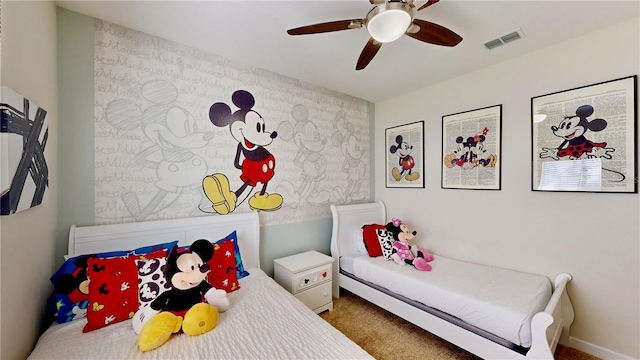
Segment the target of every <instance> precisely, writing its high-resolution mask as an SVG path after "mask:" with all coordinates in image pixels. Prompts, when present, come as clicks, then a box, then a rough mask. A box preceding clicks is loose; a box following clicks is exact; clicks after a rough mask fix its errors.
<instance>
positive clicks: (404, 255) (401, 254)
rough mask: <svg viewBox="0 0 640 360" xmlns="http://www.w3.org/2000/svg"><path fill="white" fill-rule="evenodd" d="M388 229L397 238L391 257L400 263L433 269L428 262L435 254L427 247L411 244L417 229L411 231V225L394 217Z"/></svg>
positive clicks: (422, 269) (417, 267)
mask: <svg viewBox="0 0 640 360" xmlns="http://www.w3.org/2000/svg"><path fill="white" fill-rule="evenodd" d="M387 231H388V232H389V233H391V234H392V235H393V239H394V240H395V241H394V242H393V244H392V246H393V250H392V254H391V256H390V259H392V260H393V261H395V262H396V264H400V265H405V264H409V265H413V266H414V267H415V268H416V269H418V270H421V271H431V265H429V264H428V262H430V261H432V260H433V255H431V254H429V252H427V250H426V249H424V248H419V249H418V247H417V246H416V245H411V244H410V243H409V242H410V241H411V240H413V238H414V237H415V236H416V234H417V232H416V231H411V232H410V231H409V227H408V226H407V225H406V224H405V223H403V222H402V220H400V219H396V218H393V219H391V222H390V223H388V224H387Z"/></svg>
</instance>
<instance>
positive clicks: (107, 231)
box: [68, 212, 260, 268]
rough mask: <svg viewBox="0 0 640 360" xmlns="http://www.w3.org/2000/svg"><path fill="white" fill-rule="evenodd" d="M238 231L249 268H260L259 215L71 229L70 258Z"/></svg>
mask: <svg viewBox="0 0 640 360" xmlns="http://www.w3.org/2000/svg"><path fill="white" fill-rule="evenodd" d="M234 230H236V232H237V235H238V245H239V247H240V255H241V256H242V262H243V264H244V266H245V268H250V267H258V268H259V267H260V220H259V218H258V213H257V212H249V213H242V214H231V215H212V216H200V217H192V218H184V219H172V220H156V221H143V222H134V223H126V224H112V225H95V226H76V225H72V226H71V229H70V230H69V252H68V253H69V255H80V254H93V253H97V252H104V251H114V250H130V249H135V248H138V247H141V246H146V245H153V244H158V243H165V242H170V241H174V240H178V244H179V245H180V246H184V245H191V243H193V242H194V241H195V240H198V239H207V240H210V241H215V240H218V239H222V238H223V237H225V236H227V235H229V233H231V232H232V231H234Z"/></svg>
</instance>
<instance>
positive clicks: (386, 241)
mask: <svg viewBox="0 0 640 360" xmlns="http://www.w3.org/2000/svg"><path fill="white" fill-rule="evenodd" d="M376 233H377V235H378V241H379V242H380V248H381V249H382V256H384V258H385V259H387V260H389V258H390V257H391V254H393V246H392V245H393V242H394V241H395V239H394V238H393V234H392V233H390V232H389V231H387V230H386V229H378V230H376Z"/></svg>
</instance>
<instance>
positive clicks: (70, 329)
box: [28, 268, 373, 360]
mask: <svg viewBox="0 0 640 360" xmlns="http://www.w3.org/2000/svg"><path fill="white" fill-rule="evenodd" d="M247 270H248V271H249V272H250V273H251V275H250V276H248V277H246V278H244V279H242V280H240V286H241V288H240V289H239V290H237V291H235V292H232V293H231V294H229V297H230V300H231V303H232V306H231V308H230V309H229V310H228V311H227V312H225V313H222V314H220V320H219V322H218V326H217V327H216V328H215V329H213V330H212V331H210V332H208V333H206V334H203V335H200V336H195V337H191V336H187V335H184V334H180V335H174V336H173V337H172V338H171V339H169V341H168V342H167V343H166V344H164V345H162V346H161V347H160V348H158V349H156V350H152V351H149V352H145V353H143V352H140V351H139V350H138V348H137V335H136V334H135V333H134V331H133V329H132V327H131V322H130V321H124V322H121V323H118V324H114V325H110V326H107V327H105V328H103V329H100V330H96V331H92V332H89V333H85V334H83V333H82V328H83V327H84V325H85V324H86V320H77V321H73V322H71V323H67V324H54V325H52V326H51V327H50V328H49V329H48V330H47V331H46V332H45V333H44V334H43V335H42V336H41V337H40V339H39V340H38V343H37V345H36V348H35V349H34V351H33V352H32V353H31V355H30V356H29V358H28V359H29V360H36V359H110V360H111V359H373V358H372V357H371V356H370V355H369V354H368V353H366V352H365V351H364V350H363V349H362V348H360V347H359V346H358V345H357V344H356V343H354V342H352V341H351V340H349V339H348V338H347V337H345V336H344V335H343V334H342V333H340V332H339V331H338V330H336V329H335V328H334V327H332V326H331V325H330V324H329V323H327V322H326V321H324V320H323V319H322V318H320V317H319V316H318V315H316V314H315V313H313V312H312V311H311V310H309V309H308V308H307V307H306V306H305V305H304V304H303V303H302V302H300V301H299V300H298V299H296V298H294V297H293V296H292V295H290V294H289V293H288V292H286V290H284V289H283V288H282V287H280V286H279V285H278V284H277V283H276V282H275V281H273V279H271V278H270V277H268V276H267V275H266V274H265V273H264V272H263V271H262V270H259V269H257V268H250V269H247Z"/></svg>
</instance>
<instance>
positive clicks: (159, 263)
mask: <svg viewBox="0 0 640 360" xmlns="http://www.w3.org/2000/svg"><path fill="white" fill-rule="evenodd" d="M135 263H136V268H137V271H138V284H137V286H138V307H143V306H146V305H148V304H150V303H151V302H152V301H153V300H155V299H156V297H158V295H160V294H162V293H163V292H165V291H167V290H169V289H170V288H171V284H169V282H167V280H166V278H165V277H164V267H165V265H166V264H167V258H166V256H165V257H161V258H157V259H141V260H135Z"/></svg>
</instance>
